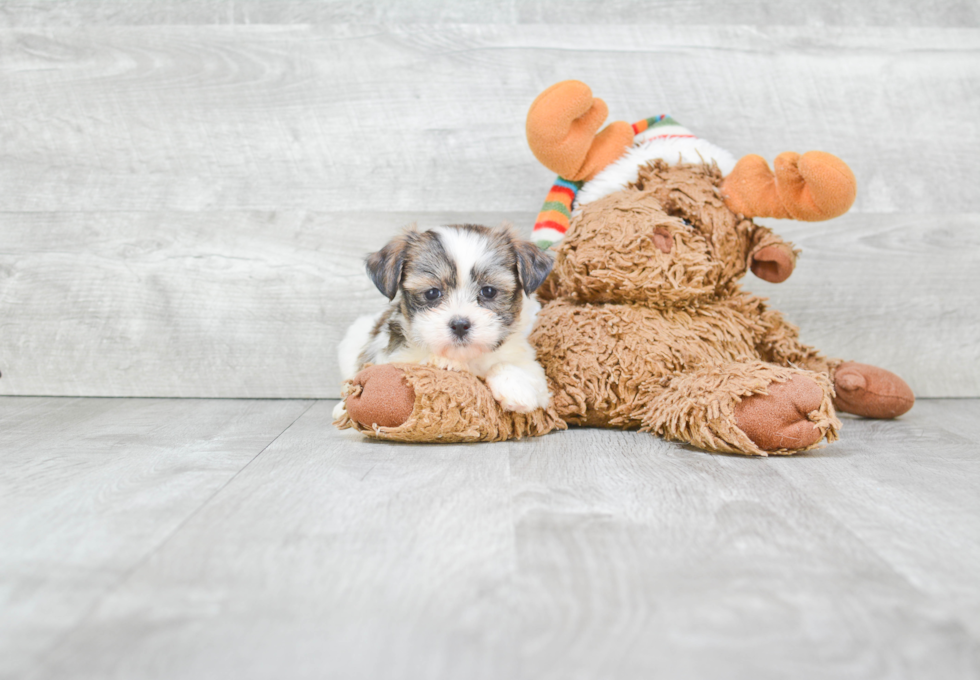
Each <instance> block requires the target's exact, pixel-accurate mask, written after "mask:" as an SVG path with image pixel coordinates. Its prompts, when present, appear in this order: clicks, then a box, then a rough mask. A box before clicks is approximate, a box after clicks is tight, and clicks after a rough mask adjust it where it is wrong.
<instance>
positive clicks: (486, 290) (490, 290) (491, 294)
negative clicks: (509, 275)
mask: <svg viewBox="0 0 980 680" xmlns="http://www.w3.org/2000/svg"><path fill="white" fill-rule="evenodd" d="M480 296H481V297H485V298H486V299H488V300H492V299H494V298H495V297H497V289H496V288H494V287H493V286H484V287H483V288H481V289H480Z"/></svg>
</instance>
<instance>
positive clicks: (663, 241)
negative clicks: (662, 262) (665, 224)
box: [653, 228, 674, 255]
mask: <svg viewBox="0 0 980 680" xmlns="http://www.w3.org/2000/svg"><path fill="white" fill-rule="evenodd" d="M653 245H655V246H657V249H658V250H659V251H660V252H662V253H664V254H665V255H666V254H669V253H670V249H671V248H673V247H674V237H673V236H671V235H670V232H669V231H667V230H666V229H663V228H658V229H655V230H654V232H653Z"/></svg>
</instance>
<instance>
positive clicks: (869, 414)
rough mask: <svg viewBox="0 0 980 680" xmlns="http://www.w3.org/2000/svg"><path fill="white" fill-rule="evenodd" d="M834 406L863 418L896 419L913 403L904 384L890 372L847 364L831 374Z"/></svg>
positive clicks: (853, 363)
mask: <svg viewBox="0 0 980 680" xmlns="http://www.w3.org/2000/svg"><path fill="white" fill-rule="evenodd" d="M834 390H835V391H836V392H837V396H836V397H835V398H834V406H835V407H836V408H837V410H839V411H843V412H844V413H853V414H854V415H857V416H864V417H865V418H897V417H898V416H900V415H902V414H903V413H906V412H907V411H908V410H909V409H910V408H912V405H913V404H914V403H915V395H914V394H912V389H911V388H910V387H909V386H908V384H907V383H906V382H905V381H904V380H902V379H901V378H899V377H898V376H897V375H895V374H894V373H892V372H891V371H886V370H885V369H883V368H878V367H877V366H869V365H868V364H859V363H856V362H853V361H848V362H845V363H843V364H841V365H840V366H839V367H838V368H837V372H836V373H835V374H834Z"/></svg>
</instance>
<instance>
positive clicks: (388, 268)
mask: <svg viewBox="0 0 980 680" xmlns="http://www.w3.org/2000/svg"><path fill="white" fill-rule="evenodd" d="M410 237H411V233H406V234H402V235H401V236H398V237H396V238H393V239H392V240H391V241H390V242H389V243H388V245H386V246H385V247H384V248H382V249H381V250H379V251H378V252H376V253H371V254H370V255H368V256H367V259H366V260H365V261H364V267H365V269H367V273H368V276H370V277H371V280H372V281H374V285H375V286H377V287H378V290H380V291H381V294H382V295H384V296H385V297H387V298H388V299H389V300H392V299H394V297H395V293H397V292H398V284H399V283H401V280H402V265H404V264H405V251H406V249H407V248H408V243H409V239H410Z"/></svg>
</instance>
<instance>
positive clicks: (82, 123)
mask: <svg viewBox="0 0 980 680" xmlns="http://www.w3.org/2000/svg"><path fill="white" fill-rule="evenodd" d="M2 37H3V40H2V41H0V82H2V85H3V90H4V93H5V98H4V101H3V104H2V108H0V113H2V116H0V135H2V137H3V139H4V153H5V162H4V163H3V165H2V166H0V182H2V184H3V186H4V187H5V189H4V191H3V192H2V194H0V210H3V211H55V210H59V211H78V210H82V211H91V210H158V209H175V210H192V211H196V210H205V209H230V208H251V209H261V210H284V209H307V210H333V211H341V210H344V211H346V210H353V211H358V210H366V209H374V210H377V209H384V210H410V211H438V210H452V211H471V210H488V211H489V210H536V209H537V208H538V207H540V203H541V201H542V191H546V190H547V187H548V186H549V184H548V183H549V182H550V181H551V180H552V179H553V178H552V177H551V173H549V172H548V171H547V170H546V169H544V168H543V167H541V166H539V165H538V164H537V163H536V161H535V160H534V158H533V156H532V155H531V153H530V151H529V150H528V149H527V145H526V143H525V141H524V117H525V114H526V111H527V107H528V106H529V104H530V102H531V101H532V100H533V98H534V97H535V95H536V94H537V93H538V92H540V91H541V90H543V89H544V88H545V87H546V86H547V85H549V84H551V83H553V82H555V81H558V80H561V79H563V78H567V77H572V76H574V77H578V78H580V79H582V80H584V81H586V82H588V83H591V84H592V86H593V87H594V89H595V91H596V93H597V94H599V95H601V96H602V97H603V98H604V99H605V100H606V101H607V103H608V104H609V107H610V111H611V116H613V117H614V118H625V119H627V120H629V121H633V120H638V119H640V118H643V117H646V116H648V115H654V114H655V113H661V112H665V111H666V112H670V113H672V114H673V115H674V116H676V117H677V118H678V119H679V120H681V121H682V122H684V123H686V124H687V125H688V126H689V127H690V128H691V129H692V130H694V131H695V132H696V133H698V134H700V135H701V136H703V137H705V138H707V139H710V140H712V141H714V142H715V143H717V144H721V145H722V146H724V147H726V148H728V149H729V150H731V151H732V152H733V153H735V154H736V155H742V154H745V153H759V154H762V155H763V156H765V157H766V158H769V159H770V160H771V159H772V158H774V157H775V156H776V155H777V154H778V153H780V152H782V151H786V150H792V149H796V150H799V151H805V150H808V149H813V148H822V149H825V150H828V151H836V152H838V153H840V154H841V155H842V156H844V157H845V159H846V160H847V161H848V162H849V163H850V164H851V166H852V167H853V169H854V172H855V174H856V176H857V178H858V182H859V183H860V185H861V191H860V192H859V195H858V200H857V204H856V211H858V212H911V213H917V214H930V213H963V212H971V213H972V212H980V198H978V197H977V196H976V193H975V192H971V191H967V190H966V184H964V183H965V182H967V180H966V179H965V178H969V177H972V176H976V175H977V174H978V173H980V159H978V158H977V156H976V154H974V153H973V152H972V149H974V148H976V146H977V144H978V142H980V129H978V127H977V125H976V121H975V116H974V106H973V105H972V103H973V102H975V99H976V91H977V85H978V83H980V58H978V57H980V30H973V29H926V28H888V29H881V28H860V29H858V28H828V29H825V30H822V31H819V32H817V31H813V30H811V29H807V28H795V27H779V28H773V29H759V28H749V27H676V28H675V27H660V26H649V25H637V26H603V27H601V28H595V27H589V26H584V27H583V26H558V27H541V26H534V27H527V26H480V25H446V26H425V25H422V26H391V27H352V26H346V25H345V26H228V27H217V26H204V27H195V26H147V27H96V28H83V29H73V30H69V29H39V30H9V29H8V30H6V31H4V32H3V34H2ZM644 63H650V64H651V68H648V69H644V68H641V67H639V66H638V65H642V64H644ZM654 64H655V65H656V66H655V68H654V67H653V65H654ZM627 73H628V74H629V77H625V76H624V74H627ZM951 178H952V179H951Z"/></svg>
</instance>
